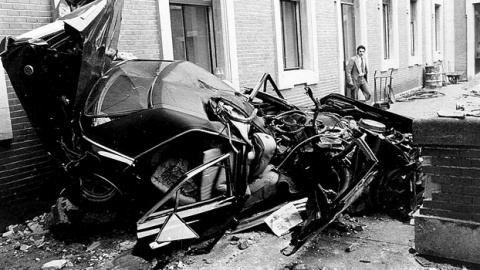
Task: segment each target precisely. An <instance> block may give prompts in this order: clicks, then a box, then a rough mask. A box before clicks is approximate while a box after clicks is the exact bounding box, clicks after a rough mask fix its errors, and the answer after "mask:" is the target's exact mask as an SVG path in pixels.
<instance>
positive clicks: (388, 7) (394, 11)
mask: <svg viewBox="0 0 480 270" xmlns="http://www.w3.org/2000/svg"><path fill="white" fill-rule="evenodd" d="M398 2H400V1H399V0H378V4H379V7H380V8H379V12H378V16H379V19H380V21H381V25H380V27H379V28H380V29H379V30H380V33H381V42H382V46H381V52H380V55H382V61H381V70H385V71H386V70H388V69H390V68H394V69H395V68H398V67H399V62H400V61H399V37H398V36H399V31H398V29H399V26H398V25H399V23H398V21H399V20H398V11H399V8H398ZM408 3H409V2H408ZM404 14H405V13H404ZM402 18H405V17H402ZM405 23H407V22H406V21H405ZM407 39H410V35H407ZM406 42H408V41H406ZM407 44H409V43H407ZM407 48H408V49H407V50H410V46H408V47H407Z"/></svg>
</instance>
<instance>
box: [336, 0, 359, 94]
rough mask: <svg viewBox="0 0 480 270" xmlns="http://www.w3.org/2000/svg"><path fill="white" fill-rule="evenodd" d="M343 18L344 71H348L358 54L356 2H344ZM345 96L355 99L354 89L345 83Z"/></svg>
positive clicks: (348, 0)
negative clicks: (352, 58) (356, 47)
mask: <svg viewBox="0 0 480 270" xmlns="http://www.w3.org/2000/svg"><path fill="white" fill-rule="evenodd" d="M340 5H341V6H340V9H341V16H342V38H343V57H344V59H343V70H344V71H345V70H346V67H347V64H348V60H349V59H350V57H352V56H354V55H355V54H356V51H355V45H356V42H355V40H356V37H355V5H354V0H342V1H341V4H340ZM344 85H345V89H344V93H345V96H347V97H350V98H353V97H354V96H353V93H352V89H350V88H348V87H347V84H346V83H345V84H344Z"/></svg>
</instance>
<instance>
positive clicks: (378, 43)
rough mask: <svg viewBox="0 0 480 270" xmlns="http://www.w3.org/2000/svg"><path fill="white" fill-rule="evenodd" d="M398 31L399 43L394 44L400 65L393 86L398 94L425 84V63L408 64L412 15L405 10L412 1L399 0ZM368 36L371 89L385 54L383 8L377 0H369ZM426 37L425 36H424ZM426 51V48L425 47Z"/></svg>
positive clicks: (393, 76) (396, 70)
mask: <svg viewBox="0 0 480 270" xmlns="http://www.w3.org/2000/svg"><path fill="white" fill-rule="evenodd" d="M397 3H398V10H397V11H398V33H399V44H395V45H394V46H397V47H398V51H399V67H398V68H396V69H395V70H394V72H393V74H392V78H393V80H392V88H393V90H394V92H395V93H396V94H398V93H401V92H404V91H407V90H410V89H413V88H416V87H419V86H422V84H423V65H421V66H419V65H414V66H409V64H408V55H409V53H408V47H409V44H408V39H407V36H406V35H408V33H409V27H410V26H409V21H408V20H407V19H408V17H407V16H410V15H409V14H407V13H406V12H405V11H406V10H407V8H408V7H409V5H410V1H401V0H398V1H397ZM366 5H367V14H368V18H367V29H368V30H367V36H368V48H367V51H368V55H369V61H370V63H369V65H370V71H369V86H370V89H373V88H374V85H373V82H374V80H373V76H374V71H375V70H380V69H381V62H382V59H383V55H381V53H380V52H381V51H382V46H383V41H382V31H383V28H382V22H381V12H382V11H381V10H379V9H378V2H377V1H367V3H366ZM424 39H425V36H424ZM423 52H425V49H423Z"/></svg>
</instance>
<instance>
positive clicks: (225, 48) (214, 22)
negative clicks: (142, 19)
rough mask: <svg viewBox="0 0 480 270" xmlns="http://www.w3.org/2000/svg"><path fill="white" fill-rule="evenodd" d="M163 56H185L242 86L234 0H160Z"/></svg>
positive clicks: (184, 57)
mask: <svg viewBox="0 0 480 270" xmlns="http://www.w3.org/2000/svg"><path fill="white" fill-rule="evenodd" d="M158 12H159V21H160V37H161V46H162V58H163V59H165V60H173V59H186V60H188V61H191V62H194V63H196V64H197V65H200V66H201V67H203V68H205V69H206V70H208V71H210V72H212V71H214V72H215V74H216V75H217V76H219V77H220V76H221V78H222V79H225V80H227V81H229V82H230V83H231V84H232V85H233V86H234V87H235V88H237V89H238V88H239V77H238V58H237V49H236V46H237V45H236V34H235V15H234V6H233V1H231V0H158Z"/></svg>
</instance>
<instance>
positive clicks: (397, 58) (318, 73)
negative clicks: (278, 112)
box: [0, 0, 480, 214]
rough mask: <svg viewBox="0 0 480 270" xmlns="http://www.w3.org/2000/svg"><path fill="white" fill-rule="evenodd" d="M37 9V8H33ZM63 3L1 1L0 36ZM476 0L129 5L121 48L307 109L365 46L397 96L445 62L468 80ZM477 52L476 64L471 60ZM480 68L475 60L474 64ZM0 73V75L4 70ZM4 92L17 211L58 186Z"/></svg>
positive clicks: (5, 184) (10, 200)
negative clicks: (268, 83) (266, 85)
mask: <svg viewBox="0 0 480 270" xmlns="http://www.w3.org/2000/svg"><path fill="white" fill-rule="evenodd" d="M33 2H35V3H33ZM58 2H59V0H37V1H31V0H14V1H12V0H8V1H7V0H0V38H3V37H4V36H7V35H11V36H16V35H19V34H22V33H24V32H26V31H28V30H31V29H34V28H37V27H39V26H41V25H44V24H47V23H49V22H51V21H53V19H54V18H53V16H54V12H53V10H54V9H55V5H57V4H58ZM479 5H480V0H466V1H455V0H409V1H402V0H373V1H372V0H369V1H367V0H257V1H242V0H125V6H124V11H123V22H122V30H121V36H120V41H119V46H118V49H119V51H123V52H129V53H132V54H134V55H135V56H136V57H138V58H149V59H184V60H189V61H191V62H194V63H196V64H198V65H200V66H202V67H203V68H205V69H207V70H209V71H211V72H212V73H214V74H216V75H217V76H219V77H221V78H223V79H225V80H228V81H230V82H231V83H232V85H234V86H235V87H236V88H238V89H240V90H241V89H243V88H244V87H253V86H254V85H255V84H256V82H257V81H258V80H259V79H260V78H261V77H262V75H263V74H264V73H269V74H271V75H272V77H273V78H274V80H275V81H276V83H277V85H278V86H279V88H280V89H281V91H282V93H283V94H284V96H285V97H286V98H287V99H288V100H290V101H291V102H292V103H294V104H297V105H311V101H310V100H309V99H308V97H307V96H306V95H305V94H304V91H303V88H304V86H305V85H308V86H310V87H311V88H312V90H313V92H314V95H315V96H316V97H322V96H325V95H327V94H329V93H341V94H343V93H344V92H345V73H344V67H345V63H346V61H347V60H348V59H349V58H350V57H352V56H353V55H355V50H356V47H357V46H358V45H360V44H362V45H364V46H365V47H366V48H367V54H366V57H367V62H368V67H369V74H368V82H369V87H370V89H371V91H372V92H373V90H374V83H373V81H374V73H375V71H378V72H383V71H387V70H388V69H393V89H394V92H395V93H400V92H403V91H407V90H411V89H416V88H421V87H422V86H423V70H424V67H425V65H431V64H433V63H434V62H435V61H442V63H443V65H444V67H445V68H446V69H448V70H449V71H457V72H463V73H465V74H466V75H467V76H468V77H469V78H471V77H473V76H474V75H475V74H476V73H478V72H479V71H480V68H479V67H480V60H477V59H480V53H478V52H480V50H477V48H480V45H479V46H478V47H476V46H474V45H473V44H480V42H479V40H480V39H479V34H478V33H479V27H478V24H479V22H480V19H479V18H480V15H479V14H480V9H479ZM477 55H478V57H479V58H476V57H477ZM477 61H478V62H477ZM0 73H3V68H2V67H0ZM56 171H57V168H56V166H55V163H54V162H53V161H52V159H51V158H50V156H49V155H48V153H46V152H45V150H44V149H43V147H42V145H41V143H40V142H39V141H38V139H37V137H36V134H35V132H34V131H33V129H32V128H31V126H30V123H29V121H28V119H27V117H26V115H25V113H24V111H23V109H22V107H21V105H20V103H19V101H18V99H17V98H16V96H15V93H14V91H13V89H12V88H11V86H10V83H9V80H8V76H5V77H4V76H0V202H1V204H0V205H2V208H3V210H1V209H0V214H2V211H15V207H13V208H12V207H9V206H11V205H18V203H19V202H24V201H31V200H37V201H38V199H37V198H40V197H41V195H42V194H45V192H44V191H45V189H46V188H45V187H46V186H48V185H49V183H54V182H55V181H58V180H57V177H58V174H57V172H56Z"/></svg>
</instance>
